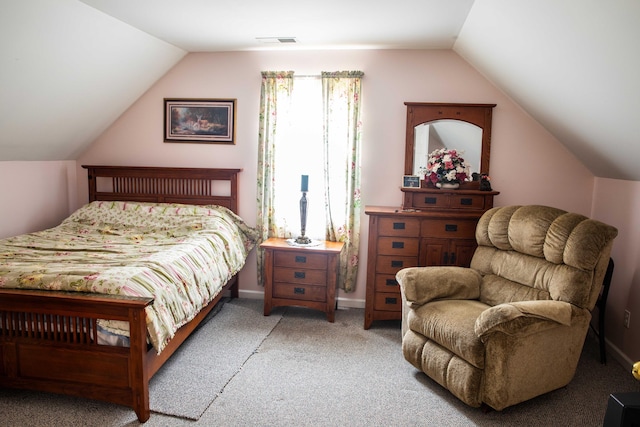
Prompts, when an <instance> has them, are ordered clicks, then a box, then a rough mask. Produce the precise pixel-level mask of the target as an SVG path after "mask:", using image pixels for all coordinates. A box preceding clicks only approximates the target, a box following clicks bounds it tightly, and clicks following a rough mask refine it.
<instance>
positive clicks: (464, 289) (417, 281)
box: [396, 266, 482, 308]
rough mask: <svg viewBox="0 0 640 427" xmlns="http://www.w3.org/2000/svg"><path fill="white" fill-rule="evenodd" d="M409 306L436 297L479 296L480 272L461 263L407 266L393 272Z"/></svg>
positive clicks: (423, 302) (470, 297)
mask: <svg viewBox="0 0 640 427" xmlns="http://www.w3.org/2000/svg"><path fill="white" fill-rule="evenodd" d="M396 280H397V281H398V284H399V285H400V290H401V291H402V293H403V295H404V296H405V298H406V300H407V303H408V305H409V307H411V308H417V307H419V306H421V305H424V304H426V303H428V302H429V301H433V300H436V299H478V298H480V283H481V282H482V276H481V275H480V273H478V272H477V271H476V270H473V269H471V268H464V267H451V266H447V267H410V268H404V269H402V270H400V271H399V272H398V273H397V274H396Z"/></svg>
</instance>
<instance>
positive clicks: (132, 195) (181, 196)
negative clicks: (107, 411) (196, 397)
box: [0, 165, 256, 422]
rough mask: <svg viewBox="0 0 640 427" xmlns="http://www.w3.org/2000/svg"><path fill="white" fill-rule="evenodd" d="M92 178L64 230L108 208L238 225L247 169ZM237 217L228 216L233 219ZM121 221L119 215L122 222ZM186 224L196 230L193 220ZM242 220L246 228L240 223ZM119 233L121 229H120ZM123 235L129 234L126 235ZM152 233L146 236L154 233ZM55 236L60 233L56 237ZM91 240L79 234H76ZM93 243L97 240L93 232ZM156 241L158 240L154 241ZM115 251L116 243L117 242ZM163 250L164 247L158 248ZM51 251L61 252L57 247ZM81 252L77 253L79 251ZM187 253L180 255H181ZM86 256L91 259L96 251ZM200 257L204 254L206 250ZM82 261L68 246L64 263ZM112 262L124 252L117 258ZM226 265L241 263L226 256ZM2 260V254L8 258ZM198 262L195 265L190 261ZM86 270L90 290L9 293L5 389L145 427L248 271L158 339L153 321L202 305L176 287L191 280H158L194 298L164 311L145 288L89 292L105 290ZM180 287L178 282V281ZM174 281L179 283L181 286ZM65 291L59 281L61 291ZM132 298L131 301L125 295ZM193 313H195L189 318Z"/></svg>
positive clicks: (1, 361) (0, 376) (103, 169)
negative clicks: (152, 383)
mask: <svg viewBox="0 0 640 427" xmlns="http://www.w3.org/2000/svg"><path fill="white" fill-rule="evenodd" d="M83 168H85V169H87V171H88V182H89V204H88V205H87V206H86V207H83V208H81V209H79V210H78V211H77V212H75V213H74V214H72V215H71V216H70V217H69V218H67V220H65V221H64V222H63V223H62V224H61V226H59V227H62V226H64V225H65V224H66V223H67V221H75V222H74V223H73V224H74V226H76V227H77V223H78V222H80V223H82V221H85V223H86V222H87V217H86V215H92V213H91V212H93V211H95V210H96V209H98V210H100V209H105V208H108V209H111V210H108V211H107V212H108V215H111V214H112V212H115V211H119V210H126V209H130V210H133V211H138V210H142V211H144V212H147V211H148V212H151V211H153V210H154V209H156V210H158V209H167V210H168V211H169V212H170V214H171V215H174V213H175V214H176V215H183V212H184V210H185V209H186V210H187V211H188V213H187V214H186V215H192V213H196V214H197V215H200V214H202V213H203V211H204V212H206V214H203V215H211V212H214V214H215V215H219V213H218V211H227V210H228V211H230V212H231V216H233V213H235V214H237V212H238V174H239V173H240V169H201V168H156V167H120V166H86V165H83ZM221 194H222V195H221ZM202 205H206V206H202ZM212 206H220V207H221V208H215V209H213V207H212ZM86 209H88V210H89V213H87V212H86V211H85V210H86ZM181 209H182V211H181ZM228 211H227V212H225V218H226V215H227V213H228ZM100 212H103V211H100ZM115 214H117V215H120V213H118V212H116V213H115ZM83 215H85V216H83ZM145 215H146V214H145ZM153 215H156V213H153ZM163 215H164V212H163ZM236 217H237V215H236ZM89 218H90V217H89ZM116 218H117V219H116V220H115V221H116V222H118V221H120V219H119V218H120V217H116ZM203 218H204V219H203ZM203 218H199V217H198V221H196V222H195V224H200V222H199V221H200V220H201V219H202V221H201V222H202V223H205V224H208V223H209V221H210V219H209V218H205V217H203ZM183 219H184V218H183V217H182V216H180V217H178V218H177V219H176V217H173V216H172V217H171V218H170V221H182V220H183ZM186 220H188V221H193V220H192V218H191V217H189V218H187V219H186ZM237 220H239V221H238V222H240V223H242V221H241V220H240V219H239V217H237ZM135 221H138V220H135ZM140 221H141V226H146V227H147V228H149V223H151V228H152V229H153V230H152V232H154V233H159V234H162V233H164V234H171V237H172V238H173V237H175V236H174V234H180V233H182V231H178V232H176V231H173V229H171V231H170V232H167V228H166V227H164V226H163V225H162V223H161V222H160V220H158V219H156V218H155V217H153V218H151V219H149V218H147V217H145V218H144V219H141V220H140ZM229 221H230V220H229ZM233 221H235V220H233ZM88 223H91V224H92V225H93V224H94V223H95V224H97V225H96V227H103V228H104V224H105V223H106V222H105V221H98V220H93V221H92V220H89V221H88ZM83 224H84V223H83ZM180 224H181V227H182V228H180V230H182V229H184V228H199V226H193V225H192V223H191V222H189V223H187V224H186V225H184V224H182V223H180ZM111 227H113V224H111ZM115 227H116V228H117V225H116V226H115ZM206 227H209V226H208V225H207V226H206ZM87 228H89V226H87ZM107 228H109V227H107ZM122 228H126V226H123V227H122ZM147 228H145V229H144V230H143V231H144V232H145V233H146V230H147ZM247 228H249V230H248V231H247V235H246V236H244V235H243V236H244V237H243V239H244V241H243V242H244V245H245V248H244V249H245V252H246V253H245V254H244V259H243V260H242V262H241V263H240V264H241V265H243V264H244V261H245V260H246V254H247V253H248V252H249V251H250V250H251V248H252V247H253V246H254V244H255V239H256V236H255V235H253V236H252V235H251V232H250V231H251V230H250V227H247ZM52 230H56V231H57V227H56V228H55V229H52ZM99 231H100V233H102V235H109V233H111V234H119V232H120V231H121V230H111V229H109V230H104V229H100V230H99ZM199 231H201V230H199ZM47 232H48V233H50V231H49V230H45V231H43V232H42V233H47ZM83 232H84V231H78V232H76V234H82V233H83ZM207 232H208V231H207ZM87 233H92V231H91V232H87ZM34 234H39V233H34ZM200 234H202V233H200ZM240 234H242V233H240ZM52 236H53V238H55V236H56V235H55V234H53V235H51V234H49V235H48V237H49V239H51V238H52ZM154 236H156V235H155V234H154ZM20 237H22V236H20ZM126 237H127V238H128V239H132V238H133V240H135V236H131V235H127V236H126ZM147 237H148V235H146V234H145V235H144V238H147ZM179 237H180V241H181V242H182V243H184V242H185V241H188V242H191V240H190V239H191V237H183V236H182V235H180V236H179ZM74 239H75V238H73V239H71V240H74ZM16 241H17V242H19V241H20V240H16ZM114 241H115V242H116V243H114V244H113V245H112V246H110V247H111V248H113V247H116V246H117V245H118V244H119V243H118V241H117V240H114ZM146 241H149V240H148V239H147V240H146ZM109 242H112V241H111V240H109ZM159 242H161V241H160V240H159ZM103 243H104V242H103ZM103 243H101V244H103ZM50 244H53V245H57V243H50ZM73 244H74V245H75V241H74V242H73ZM30 245H32V244H31V243H29V244H25V246H30ZM18 246H19V245H18ZM148 246H149V245H147V248H148ZM150 246H157V247H164V246H165V245H164V243H157V244H156V245H150ZM208 246H212V245H211V244H208V243H207V244H205V247H208ZM223 246H224V247H225V249H226V250H228V251H229V252H230V251H231V249H230V247H231V245H230V244H229V243H228V242H225V243H223ZM182 247H183V246H180V248H182ZM102 248H104V245H103V246H101V250H100V251H98V252H102ZM86 250H87V251H90V250H91V248H87V249H86ZM127 250H128V249H127ZM181 250H182V249H181ZM198 250H200V251H204V249H198ZM207 250H214V249H207ZM215 250H220V249H215ZM56 251H60V249H59V248H57V247H56ZM75 251H76V248H75V247H71V249H70V248H69V247H68V246H67V247H66V249H65V250H64V251H63V252H62V253H64V254H65V255H69V256H72V257H75V256H76V252H75ZM82 251H85V249H82ZM237 251H238V250H236V252H237ZM107 252H109V251H107ZM113 252H118V251H117V250H115V249H114V250H113ZM207 253H208V252H203V253H202V254H199V255H198V256H200V258H199V260H197V261H196V262H199V263H202V264H205V263H206V261H202V260H203V259H205V258H206V259H208V260H210V259H212V258H213V256H207ZM5 256H6V258H9V259H13V260H14V262H13V263H12V265H16V262H15V260H16V259H18V260H21V258H20V257H15V256H14V257H13V258H12V255H11V254H10V253H9V254H8V255H5ZM110 256H111V255H110ZM145 256H146V257H147V258H148V257H156V258H154V263H155V264H157V265H159V266H160V267H162V268H164V264H165V263H166V261H165V259H164V258H163V257H164V256H166V255H155V254H154V255H149V254H147V255H145ZM190 256H191V255H190ZM220 256H222V257H224V258H231V257H232V256H231V255H226V254H221V255H220ZM1 257H2V254H0V258H1ZM158 257H159V258H158ZM189 259H190V260H191V258H189ZM82 262H84V261H82ZM86 262H87V264H83V267H75V268H77V269H78V268H79V269H80V271H79V272H75V273H74V274H76V275H77V274H80V275H83V274H84V275H85V276H84V278H83V279H84V280H75V281H74V280H69V281H67V282H68V283H67V282H65V283H66V285H65V286H51V285H47V289H45V290H43V289H39V288H38V289H24V287H23V288H20V289H7V288H5V287H0V387H7V388H21V389H31V390H39V391H45V392H53V393H62V394H67V395H73V396H79V397H85V398H90V399H96V400H103V401H107V402H111V403H116V404H121V405H125V406H129V407H131V408H133V410H134V411H135V413H136V415H137V417H138V420H139V421H140V422H145V421H147V420H148V419H149V416H150V408H149V380H150V379H151V378H152V377H153V375H154V374H155V373H156V372H157V371H158V370H159V369H160V368H161V367H162V365H163V364H164V362H166V361H167V360H168V359H169V358H170V357H171V355H172V354H173V353H174V352H175V351H176V349H178V347H179V346H180V345H181V344H182V343H183V342H184V341H185V340H186V339H187V337H188V336H189V335H190V334H191V333H192V332H193V331H194V329H195V328H196V327H197V326H198V325H199V324H200V323H201V322H202V320H203V319H205V318H206V316H207V314H209V312H210V311H211V310H212V309H213V307H214V306H215V304H216V303H217V302H218V301H219V300H220V299H221V298H222V296H223V295H227V294H229V295H230V296H231V297H237V296H238V279H237V272H238V271H239V269H240V268H241V265H240V264H239V265H240V266H239V267H238V266H236V267H237V268H236V269H235V270H229V271H226V275H225V274H220V277H218V278H217V279H211V280H210V281H211V282H212V283H213V282H216V281H217V282H220V283H217V284H215V285H214V284H211V283H209V282H207V284H206V285H203V286H204V287H203V289H205V290H198V291H197V292H196V293H198V294H203V295H200V296H199V297H201V298H203V299H204V301H203V302H200V303H193V305H195V306H198V307H197V308H196V309H195V311H194V310H191V311H190V314H189V315H188V317H187V318H185V319H183V320H182V322H180V321H175V322H174V323H175V324H174V325H173V327H174V329H173V330H170V331H167V330H162V331H161V332H160V333H159V332H158V331H157V330H155V329H153V328H152V327H150V326H151V325H153V324H154V322H156V323H158V322H159V321H158V319H157V318H155V319H154V317H161V316H163V315H165V314H166V312H167V311H171V312H172V316H173V315H174V314H173V311H174V310H175V309H176V308H179V306H181V305H185V306H186V305H190V304H191V302H190V301H191V300H195V299H197V298H195V297H194V296H193V295H192V294H191V293H190V292H191V291H184V292H183V291H182V289H183V285H184V283H177V282H181V281H182V280H185V279H184V278H183V276H184V275H183V274H180V273H179V272H178V273H176V274H177V276H176V275H172V272H174V271H175V270H176V267H171V270H170V271H169V272H167V271H166V270H163V272H161V273H157V274H156V275H155V276H156V277H155V278H154V279H153V280H156V281H158V277H164V276H172V277H169V278H166V280H165V281H163V282H162V283H163V284H164V286H165V287H170V286H169V284H172V285H171V286H174V287H175V288H177V289H178V290H179V292H182V293H189V295H188V296H187V297H184V298H183V299H182V300H180V302H179V303H176V304H175V305H171V304H172V303H167V304H165V305H164V306H163V305H162V304H160V301H161V300H163V298H164V297H161V296H160V295H161V293H158V294H154V295H151V294H149V295H147V294H146V293H145V292H146V287H145V286H146V283H142V284H140V283H138V284H137V285H138V286H137V288H136V287H135V286H133V285H132V286H128V285H123V286H120V287H118V288H117V289H118V290H117V291H112V290H107V291H103V290H101V291H100V292H106V293H94V290H96V289H97V288H98V287H97V286H96V287H94V286H93V285H91V286H89V285H87V283H98V281H92V280H91V279H93V278H94V277H93V276H92V273H91V271H93V270H91V268H89V267H86V266H93V264H91V263H92V262H93V260H89V261H86ZM105 262H109V263H115V264H123V265H126V267H127V268H129V269H130V268H131V266H135V267H136V268H138V267H137V266H138V264H137V262H132V263H130V264H126V263H124V261H123V260H116V261H114V260H112V259H111V258H109V260H108V261H105ZM189 262H193V261H189ZM97 263H98V262H96V264H97ZM43 264H44V265H47V266H48V265H49V264H48V263H47V261H42V262H41V263H40V265H43ZM2 266H3V264H2V260H1V259H0V281H1V280H5V284H6V282H7V281H8V279H7V277H10V276H11V274H10V273H9V272H8V271H7V269H6V268H5V271H4V272H3V271H2ZM85 267H86V268H85ZM160 267H159V268H160ZM188 267H189V266H187V268H188ZM167 268H169V267H167ZM234 268H235V267H234ZM198 270H205V268H204V267H202V268H199V269H198ZM220 270H222V268H220ZM87 271H89V273H87ZM108 271H112V269H108ZM118 271H119V270H118ZM127 271H128V270H127ZM41 273H42V271H41V270H37V269H36V270H34V277H36V278H37V279H38V280H39V279H41V278H42V274H41ZM100 274H101V276H100V277H101V278H102V277H104V274H106V273H104V272H101V273H100ZM119 274H120V273H119ZM145 274H148V272H146V273H145ZM208 274H209V273H207V275H208ZM3 277H4V279H3ZM20 277H21V282H20V283H21V284H23V285H24V284H26V285H29V282H30V281H33V280H35V279H34V278H33V277H31V276H29V275H24V274H22V276H20ZM60 277H63V276H60ZM131 277H134V276H133V275H132V276H131ZM135 277H140V276H139V275H137V276H135ZM175 277H178V279H177V280H176V279H175ZM136 280H137V281H139V280H138V279H136ZM172 281H176V283H173V282H172ZM198 281H201V282H204V279H202V280H200V279H198ZM222 281H224V283H222ZM59 282H60V281H56V283H59ZM41 283H44V281H42V282H41ZM48 283H50V282H48ZM78 283H82V284H83V285H82V286H79V287H77V288H74V289H70V288H69V286H72V287H73V286H77V284H78ZM100 283H102V282H100ZM0 285H2V283H0ZM26 287H28V286H26ZM125 288H126V292H125V291H123V289H125ZM59 289H62V290H59ZM141 289H142V291H141ZM157 306H160V308H158V307H157ZM167 307H169V308H167ZM178 311H180V310H178ZM184 311H189V310H187V309H186V308H185V310H184ZM160 323H161V322H160ZM123 325H124V326H123ZM162 325H164V323H162ZM158 329H162V328H158ZM105 333H106V334H107V335H108V334H110V333H111V334H113V335H118V334H120V337H122V336H124V340H123V341H122V342H123V344H122V345H112V344H110V343H108V344H105V341H104V340H101V339H99V338H100V337H102V336H104V334H105Z"/></svg>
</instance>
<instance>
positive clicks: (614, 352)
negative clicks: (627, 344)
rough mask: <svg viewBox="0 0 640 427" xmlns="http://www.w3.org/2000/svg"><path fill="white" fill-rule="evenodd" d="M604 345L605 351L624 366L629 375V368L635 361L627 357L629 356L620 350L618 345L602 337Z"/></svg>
mask: <svg viewBox="0 0 640 427" xmlns="http://www.w3.org/2000/svg"><path fill="white" fill-rule="evenodd" d="M604 342H605V346H606V349H607V351H608V352H609V354H610V355H611V356H613V358H614V359H616V361H617V362H618V363H620V364H621V365H622V366H623V367H624V368H628V369H629V375H631V369H632V368H633V364H634V363H635V362H634V361H633V360H631V359H629V357H628V356H627V355H626V354H624V353H623V352H622V350H620V349H619V348H618V347H616V346H615V345H613V344H612V343H611V341H609V340H608V339H606V338H605V339H604Z"/></svg>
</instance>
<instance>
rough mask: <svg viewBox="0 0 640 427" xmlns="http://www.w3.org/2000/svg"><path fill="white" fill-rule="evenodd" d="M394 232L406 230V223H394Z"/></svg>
mask: <svg viewBox="0 0 640 427" xmlns="http://www.w3.org/2000/svg"><path fill="white" fill-rule="evenodd" d="M393 229H394V230H404V222H394V223H393Z"/></svg>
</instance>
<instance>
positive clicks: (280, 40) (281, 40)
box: [256, 37, 298, 44]
mask: <svg viewBox="0 0 640 427" xmlns="http://www.w3.org/2000/svg"><path fill="white" fill-rule="evenodd" d="M256 40H258V41H259V42H260V43H276V44H280V43H282V44H290V43H297V42H298V41H297V40H296V38H295V37H256Z"/></svg>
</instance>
